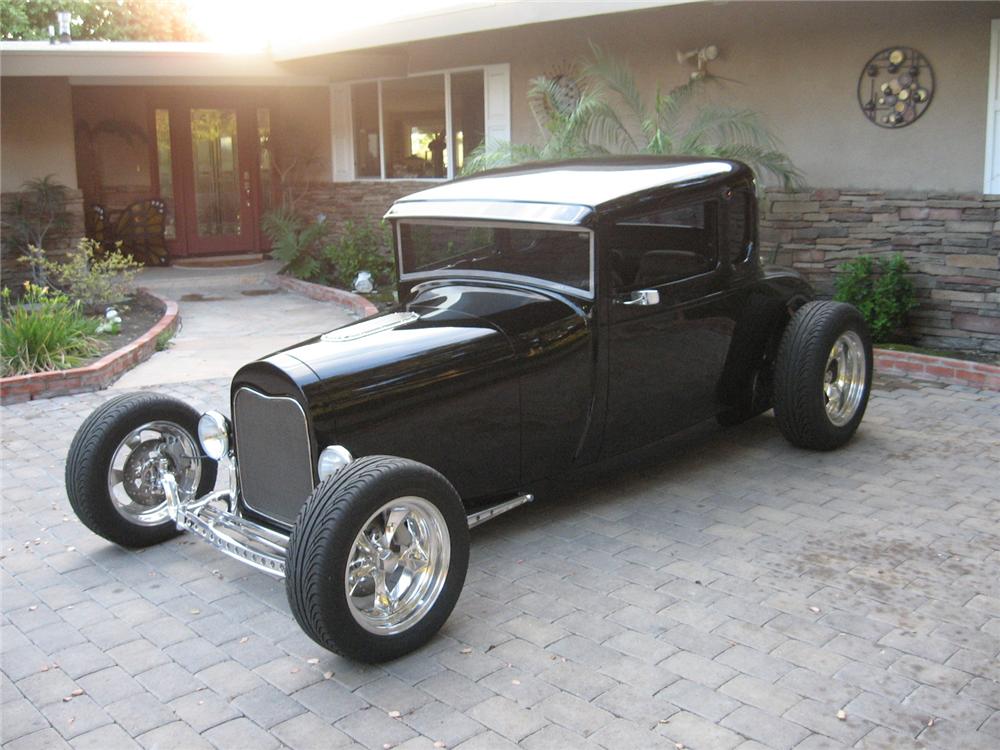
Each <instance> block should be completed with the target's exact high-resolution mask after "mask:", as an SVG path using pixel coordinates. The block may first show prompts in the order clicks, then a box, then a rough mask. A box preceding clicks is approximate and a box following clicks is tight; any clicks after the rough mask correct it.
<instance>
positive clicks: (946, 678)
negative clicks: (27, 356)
mask: <svg viewBox="0 0 1000 750" xmlns="http://www.w3.org/2000/svg"><path fill="white" fill-rule="evenodd" d="M226 388H227V383H226V382H224V381H217V380H216V381H205V382H201V383H193V384H191V383H189V384H179V385H176V386H170V387H169V389H167V390H169V391H170V392H172V393H175V394H177V395H179V396H181V397H183V398H187V399H189V400H190V401H191V402H193V403H194V404H195V405H196V407H199V408H206V407H208V406H218V405H219V404H222V403H224V402H225V401H224V399H225V393H226ZM108 397H109V394H107V393H101V394H90V395H86V396H77V397H69V398H60V399H55V400H51V401H41V402H36V403H30V404H22V405H17V406H13V407H7V408H5V409H4V425H3V427H4V434H3V446H4V457H3V460H4V465H3V484H4V486H3V548H2V555H3V559H2V561H0V562H2V568H3V663H2V666H3V675H4V676H3V740H4V743H5V744H4V748H5V749H6V748H11V750H13V748H23V747H31V748H42V747H44V748H51V747H62V746H64V744H65V743H69V744H70V745H72V746H76V747H94V748H102V749H104V748H107V749H113V748H119V747H134V746H135V744H136V743H138V745H141V746H143V747H162V748H167V747H169V748H185V749H186V748H196V747H203V746H212V745H214V746H217V747H223V748H241V749H242V748H267V747H275V746H279V745H282V744H284V745H288V746H291V747H295V748H299V747H324V748H331V747H341V746H347V745H352V744H355V745H358V746H364V747H369V748H373V749H374V750H380V749H382V748H387V747H390V746H396V747H407V748H420V747H424V748H430V747H442V746H447V747H460V748H463V749H464V750H472V749H473V748H492V747H510V746H511V744H512V743H519V744H520V745H521V746H522V747H524V748H544V747H567V748H582V747H604V748H655V747H665V748H674V747H678V748H679V747H681V746H682V744H683V746H685V747H691V748H711V749H713V750H715V749H719V748H721V749H723V750H724V749H727V748H733V747H741V748H759V747H762V746H764V747H772V748H792V747H795V748H802V749H803V750H804V749H807V748H808V749H815V748H826V747H842V746H858V747H898V748H906V747H923V746H927V747H941V748H989V749H990V750H995V749H996V748H997V747H1000V660H998V652H1000V575H998V572H1000V470H998V465H1000V394H998V393H976V392H971V391H964V390H960V389H956V388H945V389H942V388H935V387H931V386H914V385H910V384H898V383H897V384H891V383H890V384H882V385H881V386H880V387H879V388H878V389H877V390H876V391H875V392H874V394H873V399H872V403H871V406H870V410H869V414H868V417H867V418H866V420H865V422H864V423H863V425H862V428H861V431H860V432H859V434H858V435H857V437H856V439H855V440H854V441H853V442H852V443H851V444H850V445H849V446H848V447H847V448H846V449H843V450H840V451H837V452H834V453H828V454H814V453H806V452H801V451H798V450H795V449H793V448H791V447H789V446H788V445H787V444H786V443H785V442H784V441H783V440H782V439H781V437H780V436H779V435H778V432H777V429H776V428H775V426H774V424H773V420H772V418H770V417H769V416H765V417H761V418H758V419H756V420H754V421H752V422H751V423H749V424H746V425H743V426H741V427H739V428H736V429H733V430H730V431H728V432H720V431H714V430H712V431H706V432H705V433H704V434H703V435H701V436H700V437H699V439H698V440H697V441H696V443H695V445H694V446H693V447H688V448H685V449H684V450H679V449H675V448H671V449H668V450H664V451H663V455H665V456H667V458H663V459H660V460H654V461H652V462H647V463H646V464H644V465H642V466H640V467H636V468H632V469H630V470H628V471H626V472H620V473H618V474H615V475H614V476H612V477H605V478H603V479H600V480H596V481H594V482H591V483H589V484H586V485H584V484H578V485H576V486H573V487H570V488H568V491H566V492H565V493H564V496H563V497H562V498H561V499H559V500H550V501H548V502H544V501H542V502H538V503H536V504H535V505H534V506H528V507H526V508H524V509H521V510H519V511H516V512H514V513H511V514H509V515H507V516H504V517H503V518H501V519H500V520H497V521H495V522H492V523H490V524H487V525H485V526H483V527H481V528H480V529H477V530H476V531H475V532H474V533H473V548H472V563H471V567H470V571H469V577H468V583H467V584H466V588H465V592H464V594H463V596H462V598H461V600H460V601H459V603H458V606H457V608H456V610H455V612H454V614H453V615H452V617H451V620H450V621H449V622H448V624H447V625H446V626H445V627H444V629H443V630H442V632H441V634H440V635H439V637H437V638H435V639H434V640H433V642H432V643H431V644H430V645H429V646H428V647H426V648H424V649H422V650H421V651H419V652H417V653H415V654H412V655H410V656H408V657H406V658H403V659H401V660H399V661H397V662H395V663H392V664H388V665H385V666H375V667H371V666H362V665H358V664H354V663H351V662H349V661H346V660H343V659H340V658H338V657H335V656H333V655H331V654H329V653H326V652H324V651H322V650H321V649H320V648H319V647H317V646H315V645H313V644H312V642H311V641H309V640H308V639H307V638H306V637H305V636H304V635H302V634H301V633H300V631H299V629H298V628H297V626H296V625H295V622H294V621H293V619H292V618H291V616H290V615H289V613H288V610H287V607H286V604H285V597H284V590H283V586H282V583H281V582H280V581H276V580H274V579H272V578H269V577H268V576H266V575H264V574H262V573H257V572H254V571H251V570H250V569H248V568H246V567H244V566H243V565H241V564H239V563H237V562H235V561H230V560H228V559H227V558H224V557H222V556H221V555H219V554H217V553H215V552H214V551H212V550H211V549H210V548H208V547H207V546H205V545H204V544H201V543H199V542H191V541H185V540H183V539H181V540H176V541H173V542H170V543H166V544H164V545H161V546H159V547H156V548H152V549H148V550H145V551H141V552H129V551H125V550H121V549H118V548H116V547H114V546H111V545H109V544H107V543H105V542H104V541H103V540H101V539H99V538H97V537H95V536H93V535H92V534H90V533H89V532H88V531H87V530H85V529H84V528H83V527H82V526H81V525H80V524H79V523H78V522H77V521H76V520H75V518H74V517H73V516H72V515H71V513H70V511H69V509H68V506H67V501H66V498H65V494H64V491H63V489H62V472H63V459H64V456H65V453H66V449H67V447H68V445H69V441H70V439H71V437H72V434H73V432H74V430H75V429H76V427H77V425H78V424H79V423H80V422H81V421H82V419H83V418H84V416H85V415H86V414H87V413H88V412H89V411H90V410H91V409H92V408H93V407H94V406H95V405H96V404H98V403H100V402H101V401H102V400H104V399H106V398H108ZM841 711H842V712H843V713H842V714H840V715H839V716H838V712H841Z"/></svg>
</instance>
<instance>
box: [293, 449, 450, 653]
mask: <svg viewBox="0 0 1000 750" xmlns="http://www.w3.org/2000/svg"><path fill="white" fill-rule="evenodd" d="M468 564H469V528H468V521H467V519H466V515H465V509H464V507H463V505H462V502H461V500H460V498H459V496H458V493H457V492H455V489H454V488H453V487H452V486H451V484H450V483H449V482H448V481H447V480H446V479H445V478H444V477H443V476H441V475H440V474H438V473H437V472H436V471H434V470H433V469H431V468H430V467H428V466H425V465H423V464H419V463H416V462H415V461H410V460H408V459H404V458H396V457H392V456H369V457H366V458H362V459H359V460H357V461H355V462H353V463H351V464H350V465H349V466H347V467H346V468H345V469H343V470H341V471H340V472H338V473H337V474H335V475H333V476H332V477H330V478H329V479H327V480H326V481H325V482H323V483H322V484H320V485H319V486H318V487H317V488H316V490H315V491H314V492H313V494H312V495H311V496H310V497H309V499H308V500H307V501H306V502H305V504H304V505H303V506H302V509H301V510H300V511H299V515H298V518H297V519H296V521H295V527H294V529H293V530H292V535H291V538H290V540H289V543H288V556H287V558H286V564H285V589H286V592H287V594H288V602H289V606H290V607H291V610H292V613H293V614H294V615H295V619H296V620H297V621H298V623H299V625H300V626H301V627H302V629H303V630H304V631H305V633H306V634H307V635H308V636H309V637H310V638H312V639H313V640H314V641H316V642H317V643H318V644H320V645H321V646H323V647H324V648H326V649H328V650H330V651H334V652H336V653H338V654H341V655H342V656H347V657H350V658H352V659H357V660H360V661H366V662H381V661H387V660H390V659H395V658H397V657H399V656H402V655H404V654H406V653H409V652H410V651H413V650H414V649H416V648H418V647H420V646H421V645H423V644H424V643H426V642H427V641H428V640H430V639H431V638H432V637H433V635H434V634H435V633H436V632H437V631H438V630H439V629H440V628H441V626H442V625H443V624H444V622H445V620H447V619H448V616H449V615H450V614H451V611H452V609H453V608H454V607H455V603H456V602H457V601H458V596H459V594H460V593H461V591H462V585H463V584H464V582H465V573H466V570H467V568H468Z"/></svg>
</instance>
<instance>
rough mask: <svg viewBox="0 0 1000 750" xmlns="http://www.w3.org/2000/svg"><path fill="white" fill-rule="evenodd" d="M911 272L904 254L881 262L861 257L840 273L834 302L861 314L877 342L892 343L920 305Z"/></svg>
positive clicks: (843, 266)
mask: <svg viewBox="0 0 1000 750" xmlns="http://www.w3.org/2000/svg"><path fill="white" fill-rule="evenodd" d="M909 270H910V266H909V264H908V263H907V262H906V260H905V259H904V258H903V256H902V255H901V254H900V253H896V254H895V255H893V256H891V257H889V258H879V259H878V260H875V259H873V258H871V257H870V256H867V255H862V256H859V257H858V258H856V259H855V260H852V261H848V262H847V263H843V264H841V266H840V268H839V269H838V271H839V272H840V273H839V274H838V275H837V278H836V280H835V282H834V283H835V285H836V290H837V293H836V295H834V298H835V299H837V300H839V301H841V302H849V303H850V304H852V305H854V306H855V307H857V308H858V309H859V310H860V311H861V314H862V315H863V316H864V318H865V320H866V321H867V322H868V326H869V327H870V328H871V331H872V338H873V340H874V341H876V342H883V341H889V340H890V339H891V338H892V337H893V335H894V334H895V333H896V332H897V331H898V330H899V329H900V328H902V327H903V325H904V324H905V323H906V316H907V314H908V313H909V312H910V310H912V309H913V308H914V307H916V305H917V302H916V294H915V292H914V291H913V282H912V281H910V279H908V278H907V277H906V273H907V272H908V271H909Z"/></svg>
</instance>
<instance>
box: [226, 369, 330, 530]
mask: <svg viewBox="0 0 1000 750" xmlns="http://www.w3.org/2000/svg"><path fill="white" fill-rule="evenodd" d="M233 428H234V429H233V431H234V432H235V435H236V456H237V459H238V460H239V483H240V495H241V497H242V499H243V503H244V504H245V505H246V507H247V508H249V509H250V510H252V511H254V512H255V513H259V514H260V515H261V516H264V517H265V518H267V519H269V520H272V521H277V522H278V523H281V524H284V525H287V526H291V525H293V524H294V522H295V517H296V515H298V512H299V508H301V507H302V503H304V502H305V500H306V498H307V497H309V494H310V493H311V492H312V490H313V486H314V484H313V449H312V441H311V438H310V432H309V421H308V419H307V417H306V413H305V411H304V410H303V409H302V406H301V404H299V402H298V401H296V400H295V399H294V398H290V397H288V396H266V395H264V394H263V393H259V392H258V391H255V390H253V389H252V388H248V387H246V386H244V387H241V388H239V389H237V391H236V394H235V395H234V396H233Z"/></svg>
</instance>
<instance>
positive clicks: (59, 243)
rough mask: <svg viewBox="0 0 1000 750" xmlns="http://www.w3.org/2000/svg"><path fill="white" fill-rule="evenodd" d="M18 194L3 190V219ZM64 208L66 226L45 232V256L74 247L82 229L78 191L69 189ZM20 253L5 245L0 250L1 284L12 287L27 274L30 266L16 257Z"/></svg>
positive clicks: (0, 214) (0, 203) (61, 254)
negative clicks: (65, 211) (66, 217)
mask: <svg viewBox="0 0 1000 750" xmlns="http://www.w3.org/2000/svg"><path fill="white" fill-rule="evenodd" d="M18 195H19V194H18V193H3V194H2V195H0V218H2V219H3V221H5V222H6V221H7V219H8V218H9V217H10V215H11V213H10V212H11V209H12V207H13V205H14V201H16V200H17V197H18ZM66 210H67V211H68V212H69V213H70V223H69V227H68V228H67V229H66V231H64V232H60V233H55V232H51V233H49V236H48V237H47V238H46V242H45V244H46V247H45V248H44V249H45V251H46V252H47V254H48V257H49V258H52V259H55V260H58V259H60V258H64V257H65V256H66V254H67V253H68V252H69V251H70V250H72V249H73V248H75V247H76V243H77V242H79V241H80V238H81V237H83V236H84V234H85V232H86V230H85V229H84V220H83V193H82V192H81V191H79V190H70V191H69V201H68V202H67V204H66ZM22 254H23V250H15V249H13V248H10V249H8V248H7V247H6V245H4V246H3V249H2V251H0V276H2V277H3V278H2V281H0V283H2V285H3V286H6V287H10V288H13V287H15V286H18V285H20V284H23V283H24V281H25V280H26V279H29V278H31V270H30V268H29V267H28V266H27V265H26V264H24V263H20V262H19V261H18V258H19V257H20V256H21V255H22Z"/></svg>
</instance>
